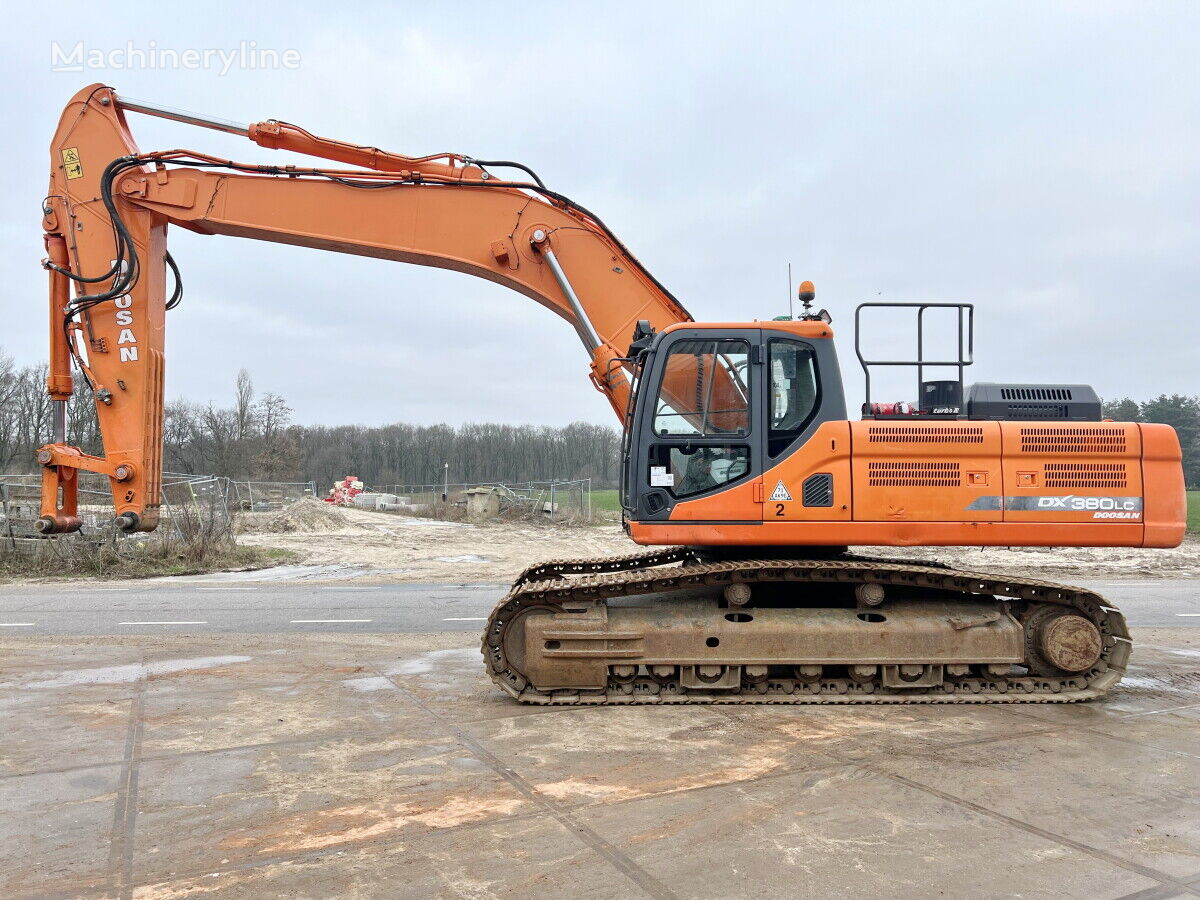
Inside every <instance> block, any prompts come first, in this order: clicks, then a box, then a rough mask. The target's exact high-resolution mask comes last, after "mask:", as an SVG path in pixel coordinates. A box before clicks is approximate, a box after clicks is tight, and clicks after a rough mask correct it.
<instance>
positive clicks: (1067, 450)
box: [628, 321, 1186, 547]
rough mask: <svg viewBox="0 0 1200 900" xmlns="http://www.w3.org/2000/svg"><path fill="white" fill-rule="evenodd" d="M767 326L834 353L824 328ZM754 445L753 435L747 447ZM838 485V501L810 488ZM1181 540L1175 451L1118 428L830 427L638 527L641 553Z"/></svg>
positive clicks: (877, 422) (920, 423)
mask: <svg viewBox="0 0 1200 900" xmlns="http://www.w3.org/2000/svg"><path fill="white" fill-rule="evenodd" d="M767 324H769V325H770V327H771V329H772V330H773V331H786V332H791V333H794V334H796V335H797V336H801V337H804V338H806V339H809V340H832V338H833V332H832V329H831V328H830V327H829V326H828V325H826V324H824V323H822V322H812V321H808V322H770V323H742V324H741V325H734V324H716V325H711V324H708V323H704V324H696V323H689V324H687V325H685V326H673V327H672V328H671V329H668V331H671V330H677V329H679V328H687V329H689V330H697V331H702V330H703V329H706V328H718V329H722V330H725V329H736V328H751V327H755V326H763V325H767ZM750 437H751V438H753V435H751V436H750ZM818 474H828V475H830V476H832V485H833V501H832V504H831V505H827V506H824V505H823V506H807V505H805V502H804V497H803V485H804V484H805V482H806V480H807V479H809V478H810V477H811V476H814V475H818ZM1185 527H1186V495H1185V488H1184V481H1183V472H1182V466H1181V452H1180V445H1179V441H1178V438H1177V437H1176V435H1175V432H1174V430H1173V429H1171V428H1170V427H1168V426H1166V425H1155V424H1143V423H1122V422H1109V421H1104V422H1057V421H1003V422H997V421H969V420H953V421H936V420H931V419H930V418H928V417H924V416H920V415H913V416H908V417H902V418H888V419H865V420H863V421H832V422H825V423H823V424H821V425H820V426H819V428H818V429H817V430H816V432H815V433H814V434H813V435H812V436H811V437H810V438H809V439H808V440H807V441H805V442H804V443H803V444H802V445H801V446H799V447H798V448H797V449H795V450H794V451H793V452H791V453H789V454H788V455H787V456H785V457H784V458H783V459H782V460H781V461H779V462H778V463H777V464H775V465H773V466H771V467H769V468H767V469H766V471H764V472H763V473H762V475H761V476H760V477H757V478H753V479H751V480H748V481H742V482H740V483H738V484H736V485H734V486H732V487H729V488H728V489H726V490H723V491H718V492H716V493H711V494H708V495H705V496H702V497H699V498H697V499H694V500H681V501H680V502H678V503H676V504H675V505H674V507H673V508H672V510H671V514H670V518H669V519H668V520H666V521H640V522H639V521H633V522H629V523H628V528H629V533H630V535H631V536H632V538H633V539H634V540H635V541H637V542H638V543H640V544H648V545H659V544H685V545H693V546H722V545H740V546H761V547H783V546H792V545H807V546H851V545H893V546H955V545H957V546H1047V547H1050V546H1064V547H1111V546H1129V547H1174V546H1177V545H1178V544H1179V543H1180V541H1182V539H1183V535H1184V531H1185Z"/></svg>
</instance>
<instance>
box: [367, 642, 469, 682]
mask: <svg viewBox="0 0 1200 900" xmlns="http://www.w3.org/2000/svg"><path fill="white" fill-rule="evenodd" d="M446 664H449V665H451V666H453V667H454V668H459V667H463V668H465V667H467V666H475V667H477V666H478V664H479V650H478V649H476V648H474V647H465V648H463V647H460V648H455V649H453V650H430V651H429V652H428V653H422V654H421V655H420V656H418V657H416V658H415V659H406V660H403V661H401V662H400V663H397V664H396V665H394V666H392V668H390V669H388V670H387V674H388V675H428V674H430V673H431V672H432V671H433V670H434V667H435V666H441V665H446Z"/></svg>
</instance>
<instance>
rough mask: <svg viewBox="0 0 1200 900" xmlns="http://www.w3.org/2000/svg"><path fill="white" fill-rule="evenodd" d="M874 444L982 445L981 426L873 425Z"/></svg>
mask: <svg viewBox="0 0 1200 900" xmlns="http://www.w3.org/2000/svg"><path fill="white" fill-rule="evenodd" d="M867 441H868V442H869V443H872V444H982V443H983V426H981V425H940V426H939V425H872V426H870V427H869V428H868V429H867Z"/></svg>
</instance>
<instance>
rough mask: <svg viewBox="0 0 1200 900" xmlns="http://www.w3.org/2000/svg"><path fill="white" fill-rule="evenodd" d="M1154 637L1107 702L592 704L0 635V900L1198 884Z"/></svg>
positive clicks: (287, 664)
mask: <svg viewBox="0 0 1200 900" xmlns="http://www.w3.org/2000/svg"><path fill="white" fill-rule="evenodd" d="M131 599H132V598H131ZM356 602H357V601H356ZM1134 641H1135V646H1136V648H1137V649H1136V650H1135V652H1134V655H1133V658H1132V660H1131V666H1130V669H1129V673H1128V675H1127V677H1126V679H1125V681H1124V682H1123V683H1122V684H1121V685H1120V686H1118V688H1117V689H1115V690H1114V692H1113V693H1112V694H1111V696H1110V697H1109V698H1107V699H1106V700H1104V701H1103V702H1098V703H1090V704H1081V705H1065V706H1056V705H1027V706H1000V705H997V706H928V707H925V706H914V707H905V706H898V707H886V708H871V707H850V708H846V707H803V706H799V707H776V706H764V707H708V708H705V707H701V708H693V707H666V708H661V707H644V708H643V707H624V708H612V709H609V708H576V709H571V708H545V707H532V708H531V707H523V706H519V705H517V704H515V703H514V702H512V701H511V700H509V699H507V697H506V696H504V695H503V694H501V693H500V692H499V691H497V690H496V689H495V688H494V687H493V686H492V685H491V684H490V683H489V682H488V681H487V680H486V679H485V678H484V677H483V675H482V671H481V665H480V657H479V649H478V644H477V642H476V640H475V639H474V635H470V636H468V635H463V634H419V635H418V634H350V635H348V634H341V633H328V632H321V633H318V634H295V633H288V634H282V635H264V634H257V635H248V634H227V633H222V634H208V635H187V636H180V635H173V634H169V633H167V634H163V633H156V634H154V635H150V636H138V635H122V636H120V637H106V638H94V637H63V636H51V637H39V636H36V635H27V636H22V637H18V636H15V635H13V634H0V717H2V720H3V723H4V728H3V731H2V732H0V735H2V736H0V895H3V896H5V897H139V898H168V897H170V898H177V897H197V896H204V897H226V896H231V897H256V898H257V897H294V896H314V897H315V896H347V895H353V896H360V897H401V898H409V897H411V898H426V897H478V898H484V897H531V896H537V897H578V896H588V897H594V898H626V897H654V898H661V900H670V898H677V897H679V898H682V897H698V898H701V897H703V898H708V897H712V898H725V897H735V896H736V897H743V896H755V897H766V896H771V897H778V896H805V897H828V896H846V897H884V896H886V897H895V898H908V897H913V898H917V897H921V898H924V897H929V896H939V895H941V896H947V897H1009V896H1026V897H1051V896H1053V897H1079V898H1084V897H1086V898H1127V900H1133V898H1139V900H1149V898H1165V897H1176V896H1179V897H1183V896H1196V895H1200V751H1198V750H1197V741H1196V736H1197V734H1198V733H1200V731H1198V729H1200V632H1196V631H1195V629H1145V628H1143V629H1135V631H1134Z"/></svg>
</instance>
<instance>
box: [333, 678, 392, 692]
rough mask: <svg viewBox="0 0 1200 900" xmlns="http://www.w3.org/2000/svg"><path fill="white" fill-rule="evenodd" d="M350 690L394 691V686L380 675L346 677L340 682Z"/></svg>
mask: <svg viewBox="0 0 1200 900" xmlns="http://www.w3.org/2000/svg"><path fill="white" fill-rule="evenodd" d="M342 684H344V685H345V686H346V687H348V688H350V690H352V691H361V692H363V693H366V692H369V691H394V690H396V686H395V685H394V684H392V683H391V682H390V681H388V680H387V679H386V678H383V677H382V676H374V677H371V678H347V679H346V680H345V681H343V682H342Z"/></svg>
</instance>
